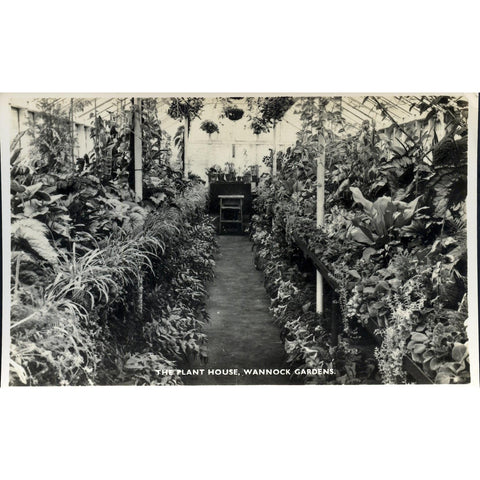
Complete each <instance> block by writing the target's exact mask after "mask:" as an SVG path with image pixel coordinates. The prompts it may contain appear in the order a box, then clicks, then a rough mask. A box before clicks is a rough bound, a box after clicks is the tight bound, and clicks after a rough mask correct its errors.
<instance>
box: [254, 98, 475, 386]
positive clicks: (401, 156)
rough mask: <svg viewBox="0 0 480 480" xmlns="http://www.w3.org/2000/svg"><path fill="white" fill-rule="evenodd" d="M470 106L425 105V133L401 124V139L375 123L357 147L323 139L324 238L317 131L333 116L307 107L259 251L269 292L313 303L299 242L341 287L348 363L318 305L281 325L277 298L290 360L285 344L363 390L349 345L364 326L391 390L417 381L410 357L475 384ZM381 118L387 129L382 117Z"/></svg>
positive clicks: (267, 207)
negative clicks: (469, 330) (406, 363)
mask: <svg viewBox="0 0 480 480" xmlns="http://www.w3.org/2000/svg"><path fill="white" fill-rule="evenodd" d="M466 106H467V105H466V103H465V102H464V101H463V100H462V99H455V98H451V97H424V98H422V99H421V100H420V104H419V108H420V110H421V111H422V112H424V113H425V114H426V118H425V120H424V121H423V123H422V124H421V126H419V125H398V124H395V126H396V131H397V135H396V136H395V137H391V136H390V137H389V136H387V135H385V134H384V133H383V132H378V131H376V130H375V128H374V126H373V125H372V124H370V123H368V122H365V123H364V124H363V125H362V126H361V127H360V128H359V130H358V132H357V133H356V134H354V135H350V136H339V135H338V134H335V133H334V132H327V146H326V149H327V150H326V165H325V190H326V199H325V203H326V215H325V223H324V225H323V226H322V227H321V228H317V227H316V222H315V218H316V217H315V215H316V181H317V179H316V158H317V155H318V146H317V145H318V142H317V136H316V134H315V129H314V128H312V119H314V118H321V114H322V113H323V114H325V110H323V111H317V112H316V111H315V106H314V105H313V104H312V103H311V102H310V103H309V101H308V100H306V101H304V103H303V105H301V106H300V108H302V109H303V111H302V114H303V117H304V119H305V120H306V122H305V129H304V130H303V131H301V132H299V140H298V142H297V145H296V146H295V147H294V148H292V149H290V150H288V151H287V152H285V153H284V154H282V155H280V156H279V167H280V168H279V174H278V176H277V177H276V178H275V179H274V181H273V182H272V181H271V179H269V178H267V179H266V181H264V182H263V183H262V184H261V187H260V194H259V200H258V202H257V215H256V216H255V217H254V234H253V239H254V242H255V243H256V245H257V246H258V247H259V248H260V250H259V254H260V255H261V256H263V257H265V259H266V260H265V262H264V265H263V268H264V271H265V274H266V277H267V282H269V284H273V285H277V286H279V287H282V288H280V290H279V291H280V292H282V291H283V288H290V289H291V292H290V294H291V293H292V292H295V293H296V295H297V293H298V292H300V297H301V296H303V295H307V294H308V292H309V291H311V287H308V288H307V286H306V285H305V282H303V283H302V278H301V275H299V274H298V272H297V271H296V270H295V267H294V266H292V263H291V262H288V259H289V258H291V256H292V252H293V251H294V248H295V245H294V241H293V236H294V234H296V235H298V236H300V237H301V238H302V239H303V240H304V241H305V242H306V243H307V244H308V247H309V249H311V251H313V252H315V254H316V255H317V256H318V257H319V258H320V259H321V260H322V261H323V262H324V264H325V265H327V267H328V268H329V270H330V272H331V273H332V275H333V276H334V277H335V279H336V280H337V282H338V283H339V284H340V286H341V288H340V291H339V292H337V293H338V294H339V297H340V306H341V310H342V324H343V329H342V331H341V332H340V335H339V345H340V346H342V345H344V346H346V347H345V351H342V352H341V353H340V352H337V351H334V350H333V349H332V348H329V347H328V345H329V344H328V337H327V336H325V335H324V334H323V331H320V330H318V329H319V328H320V327H319V325H321V321H315V320H313V319H312V318H313V317H312V316H311V315H313V313H310V312H313V307H312V305H313V298H314V297H313V294H312V293H310V296H309V297H308V298H305V299H302V302H303V301H305V303H302V304H303V306H304V307H305V309H306V311H305V310H304V309H302V308H297V307H298V306H296V307H295V308H290V307H291V306H292V307H293V305H294V303H296V302H297V298H298V295H297V297H295V296H290V295H283V294H282V299H283V300H282V301H281V302H280V303H281V312H282V315H279V314H278V312H277V311H276V308H277V307H278V305H277V304H278V302H279V301H280V298H279V293H278V291H276V290H273V291H271V292H270V293H271V295H272V298H273V300H272V309H273V312H274V315H275V317H276V318H279V319H280V320H281V323H282V325H284V328H286V329H287V331H288V333H287V335H286V342H285V345H286V350H287V352H288V353H289V354H290V353H291V347H292V345H291V343H290V340H289V338H296V347H295V348H296V350H295V351H296V352H297V355H298V358H297V359H295V360H300V361H302V362H305V363H309V362H310V363H311V362H314V363H315V362H317V363H318V364H319V365H320V364H323V362H324V361H325V359H326V358H329V357H328V356H325V355H324V354H322V353H320V352H323V351H325V349H327V350H328V351H329V352H331V353H332V357H330V358H332V360H331V361H332V362H334V363H335V365H337V367H336V368H337V369H339V372H340V378H341V381H342V382H343V381H350V380H351V379H353V378H358V372H361V374H360V381H363V380H364V379H365V378H368V371H369V369H370V367H371V362H370V360H368V361H367V360H366V359H364V360H365V362H364V364H363V366H362V364H361V363H362V362H360V363H358V362H356V359H358V351H357V350H356V349H355V348H350V347H349V346H348V345H353V344H354V341H355V338H356V337H357V336H358V329H359V326H362V325H366V324H367V323H368V322H370V321H372V320H373V321H374V322H375V324H376V325H377V333H378V334H379V335H380V336H381V337H382V344H381V346H380V347H378V348H377V349H376V351H375V358H374V362H375V365H374V366H373V368H375V366H376V368H378V370H379V372H380V374H381V379H382V381H383V382H385V383H402V382H407V381H411V379H409V378H408V377H407V375H406V372H405V370H404V368H403V357H404V356H405V355H409V356H410V357H411V358H412V360H413V361H414V362H415V363H416V364H417V365H418V366H419V367H421V368H422V370H423V371H424V372H425V374H426V375H427V376H429V377H430V378H431V380H432V381H434V382H436V383H465V382H468V381H469V378H470V377H469V363H468V361H469V360H468V339H467V334H466V321H467V316H468V312H467V250H466V217H465V197H466V178H467V148H466V145H467V129H466V111H467V110H466ZM323 107H324V105H323ZM321 108H322V107H320V110H321ZM379 109H380V110H382V113H383V114H384V115H385V116H387V117H388V109H387V108H386V107H385V106H383V105H381V104H379ZM440 113H441V114H442V115H445V119H446V130H445V136H444V137H443V138H438V135H437V128H438V116H439V114H440ZM330 115H332V114H331V113H330ZM285 282H287V283H286V284H285ZM289 282H290V283H289ZM309 315H310V316H309ZM319 332H320V333H319ZM337 350H338V349H337ZM345 352H346V353H345ZM345 358H347V359H348V362H350V364H351V363H352V362H353V363H355V365H356V367H355V372H353V371H352V369H351V367H349V368H348V369H346V366H344V367H342V365H344V364H345ZM291 360H293V359H292V358H291ZM348 362H347V363H348ZM367 367H368V368H367ZM342 368H345V369H346V371H347V372H349V375H350V376H348V374H347V377H344V376H343V370H342ZM353 373H355V374H356V375H353ZM355 381H357V380H355Z"/></svg>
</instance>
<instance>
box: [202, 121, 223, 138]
mask: <svg viewBox="0 0 480 480" xmlns="http://www.w3.org/2000/svg"><path fill="white" fill-rule="evenodd" d="M200 128H201V129H202V130H203V131H204V132H206V133H208V134H209V135H211V134H212V133H220V131H219V130H218V125H217V124H216V123H215V122H212V121H210V120H205V121H204V122H202V124H201V125H200Z"/></svg>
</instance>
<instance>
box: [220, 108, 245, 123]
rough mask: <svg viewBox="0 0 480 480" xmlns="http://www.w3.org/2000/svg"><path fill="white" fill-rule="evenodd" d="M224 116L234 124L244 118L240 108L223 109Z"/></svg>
mask: <svg viewBox="0 0 480 480" xmlns="http://www.w3.org/2000/svg"><path fill="white" fill-rule="evenodd" d="M223 113H224V115H225V116H226V117H227V118H228V119H229V120H232V122H236V121H237V120H240V119H241V118H242V117H243V110H242V109H241V108H238V107H233V106H228V107H225V108H224V109H223Z"/></svg>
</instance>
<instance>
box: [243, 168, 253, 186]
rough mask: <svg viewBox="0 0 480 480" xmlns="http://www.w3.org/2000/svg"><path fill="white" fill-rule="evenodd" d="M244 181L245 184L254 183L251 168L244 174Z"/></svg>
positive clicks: (246, 169)
mask: <svg viewBox="0 0 480 480" xmlns="http://www.w3.org/2000/svg"><path fill="white" fill-rule="evenodd" d="M243 181H244V182H245V183H251V181H252V172H251V171H250V168H249V167H246V168H245V170H244V172H243Z"/></svg>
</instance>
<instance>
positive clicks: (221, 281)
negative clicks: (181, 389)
mask: <svg viewBox="0 0 480 480" xmlns="http://www.w3.org/2000/svg"><path fill="white" fill-rule="evenodd" d="M218 241H219V246H220V250H219V253H218V255H217V258H216V269H215V275H216V277H215V280H214V282H213V284H212V285H211V286H210V289H209V299H208V301H207V309H208V313H209V315H210V322H209V323H208V324H207V326H206V327H205V333H206V334H207V336H208V363H207V364H206V365H201V364H200V362H192V364H191V365H190V368H191V369H193V368H203V369H204V373H203V374H202V375H198V376H197V375H192V376H188V375H184V376H183V377H182V378H183V381H184V383H185V384H186V385H237V384H239V385H240V384H243V385H250V384H270V385H272V384H289V383H290V381H289V376H288V375H252V374H248V373H246V372H244V369H266V368H269V369H282V368H283V369H284V368H285V367H286V365H285V360H284V357H285V352H284V349H283V345H282V341H281V339H280V330H279V328H278V327H276V326H275V325H274V324H273V323H272V318H271V315H270V313H269V311H268V307H269V299H268V297H267V294H266V292H265V288H264V286H263V275H262V274H261V273H260V272H259V271H257V270H256V269H255V266H254V264H253V254H252V250H251V243H250V242H249V240H248V238H247V237H244V236H226V235H222V236H219V237H218ZM235 368H236V369H238V374H237V375H228V374H227V375H223V373H230V372H218V373H220V374H219V375H212V374H208V370H211V369H220V370H222V369H235Z"/></svg>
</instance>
